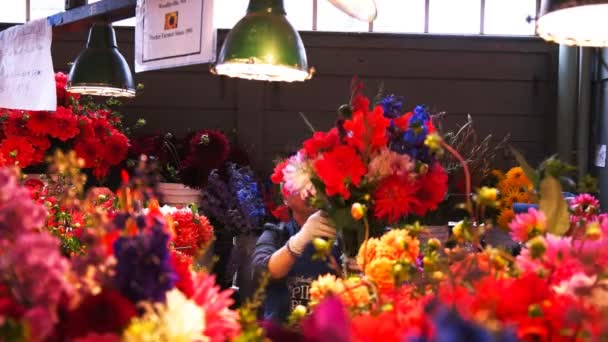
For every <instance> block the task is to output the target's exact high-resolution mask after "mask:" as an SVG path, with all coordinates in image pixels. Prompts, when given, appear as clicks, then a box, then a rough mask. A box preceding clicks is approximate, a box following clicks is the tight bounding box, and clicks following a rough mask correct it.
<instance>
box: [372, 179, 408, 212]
mask: <svg viewBox="0 0 608 342" xmlns="http://www.w3.org/2000/svg"><path fill="white" fill-rule="evenodd" d="M417 190H418V189H417V186H416V184H415V183H413V182H412V181H410V180H409V179H408V178H407V177H403V176H397V175H393V176H388V177H386V178H384V179H383V180H382V181H380V184H378V187H377V188H376V191H375V192H374V194H373V200H374V215H375V216H376V217H377V218H379V219H384V220H386V221H387V222H388V223H395V222H397V221H398V220H399V219H401V218H403V217H404V216H407V215H408V214H410V213H411V212H412V211H413V209H414V207H415V206H416V205H419V203H418V199H417V198H416V191H417Z"/></svg>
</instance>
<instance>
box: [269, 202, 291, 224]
mask: <svg viewBox="0 0 608 342" xmlns="http://www.w3.org/2000/svg"><path fill="white" fill-rule="evenodd" d="M271 213H272V216H274V218H276V219H277V220H279V221H280V222H289V220H291V216H290V215H289V207H288V206H286V205H280V206H278V207H276V208H274V209H273V210H272V211H271Z"/></svg>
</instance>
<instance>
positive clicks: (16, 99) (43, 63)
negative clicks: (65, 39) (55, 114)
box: [0, 18, 57, 111]
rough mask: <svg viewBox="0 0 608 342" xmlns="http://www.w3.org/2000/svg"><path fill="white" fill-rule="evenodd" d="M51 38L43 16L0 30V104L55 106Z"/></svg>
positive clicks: (27, 107) (35, 107) (32, 107)
mask: <svg viewBox="0 0 608 342" xmlns="http://www.w3.org/2000/svg"><path fill="white" fill-rule="evenodd" d="M52 40H53V29H52V28H51V25H50V24H49V22H48V21H47V20H46V18H44V19H39V20H35V21H31V22H29V23H27V24H24V25H19V26H14V27H11V28H9V29H6V30H4V31H1V32H0V108H10V109H23V110H49V111H55V110H56V109H57V93H56V90H55V73H54V72H53V59H52V58H51V43H52Z"/></svg>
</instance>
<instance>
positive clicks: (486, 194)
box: [477, 186, 498, 206]
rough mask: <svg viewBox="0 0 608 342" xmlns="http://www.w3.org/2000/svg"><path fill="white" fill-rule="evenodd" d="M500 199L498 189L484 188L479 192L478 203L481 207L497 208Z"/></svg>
mask: <svg viewBox="0 0 608 342" xmlns="http://www.w3.org/2000/svg"><path fill="white" fill-rule="evenodd" d="M497 199H498V190H497V189H496V188H489V187H487V186H484V187H482V188H481V189H479V191H478V192H477V203H479V204H481V205H489V206H495V205H496V200H497Z"/></svg>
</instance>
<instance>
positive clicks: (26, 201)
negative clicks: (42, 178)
mask: <svg viewBox="0 0 608 342" xmlns="http://www.w3.org/2000/svg"><path fill="white" fill-rule="evenodd" d="M46 215H47V212H46V209H45V208H44V207H43V206H42V205H39V204H37V203H35V202H34V201H32V199H31V197H30V193H29V190H28V189H27V188H24V187H22V186H20V185H19V183H18V182H17V177H16V176H15V174H14V173H13V172H12V171H11V170H10V169H8V168H3V169H0V239H2V240H4V239H6V240H14V238H15V237H16V236H17V235H19V234H22V233H24V232H31V231H34V230H37V229H39V228H41V227H43V226H44V223H45V220H46Z"/></svg>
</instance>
